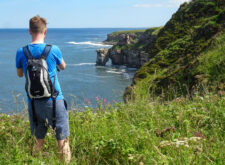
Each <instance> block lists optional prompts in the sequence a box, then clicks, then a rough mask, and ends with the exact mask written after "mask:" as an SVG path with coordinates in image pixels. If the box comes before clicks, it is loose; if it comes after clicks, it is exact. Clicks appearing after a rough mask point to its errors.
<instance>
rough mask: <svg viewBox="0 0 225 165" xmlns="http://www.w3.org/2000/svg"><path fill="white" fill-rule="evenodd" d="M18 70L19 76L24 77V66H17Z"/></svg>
mask: <svg viewBox="0 0 225 165" xmlns="http://www.w3.org/2000/svg"><path fill="white" fill-rule="evenodd" d="M16 70H17V75H18V76H19V77H23V75H24V72H23V68H19V69H18V68H17V69H16Z"/></svg>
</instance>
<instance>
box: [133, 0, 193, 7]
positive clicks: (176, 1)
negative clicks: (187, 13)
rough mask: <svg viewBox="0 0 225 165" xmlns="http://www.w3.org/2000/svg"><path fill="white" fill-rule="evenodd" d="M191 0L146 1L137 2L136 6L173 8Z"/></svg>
mask: <svg viewBox="0 0 225 165" xmlns="http://www.w3.org/2000/svg"><path fill="white" fill-rule="evenodd" d="M189 1H191V0H168V1H167V2H166V3H145V4H135V5H133V7H134V8H163V7H164V8H171V7H179V6H180V5H181V4H182V3H184V2H189Z"/></svg>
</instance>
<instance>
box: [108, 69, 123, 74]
mask: <svg viewBox="0 0 225 165" xmlns="http://www.w3.org/2000/svg"><path fill="white" fill-rule="evenodd" d="M106 72H107V73H115V74H123V73H124V71H121V72H116V71H113V70H108V71H106Z"/></svg>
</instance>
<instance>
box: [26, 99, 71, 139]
mask: <svg viewBox="0 0 225 165" xmlns="http://www.w3.org/2000/svg"><path fill="white" fill-rule="evenodd" d="M52 105H53V104H52V100H47V99H46V100H35V101H34V106H35V113H36V117H37V121H38V122H37V125H36V124H35V123H34V122H33V113H32V109H31V102H29V103H28V112H29V120H30V128H31V134H32V135H35V136H36V138H37V139H44V137H45V135H46V133H47V130H48V127H49V126H51V127H52V111H53V110H52ZM68 136H69V116H68V111H67V109H66V106H65V104H64V100H56V139H57V140H64V139H65V138H66V137H68Z"/></svg>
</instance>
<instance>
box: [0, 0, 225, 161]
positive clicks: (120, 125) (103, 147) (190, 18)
mask: <svg viewBox="0 0 225 165" xmlns="http://www.w3.org/2000/svg"><path fill="white" fill-rule="evenodd" d="M224 20H225V1H224V0H193V1H192V2H190V3H184V4H183V5H182V6H181V7H180V9H179V10H178V11H177V13H175V14H174V15H173V17H172V18H171V20H170V21H169V22H168V23H167V24H166V25H165V26H164V27H160V28H153V29H148V30H146V31H142V32H140V31H131V32H129V33H133V34H137V33H142V35H143V34H145V35H146V36H154V37H153V40H149V42H144V43H143V42H141V41H140V40H139V39H138V38H133V40H134V41H135V43H133V44H128V45H115V46H114V49H120V50H121V49H133V50H139V51H142V50H143V51H145V52H147V53H148V54H149V59H150V60H149V62H148V63H146V64H145V65H144V66H142V67H141V68H140V69H139V70H138V71H137V73H136V75H135V77H134V82H133V85H132V86H130V87H128V88H127V90H126V92H125V100H126V101H127V103H126V104H124V103H116V104H115V105H113V106H112V105H104V104H103V103H102V102H101V101H99V102H98V108H96V109H92V108H86V109H84V111H83V112H76V113H74V110H72V112H71V113H70V132H71V136H70V141H71V149H72V156H73V158H72V160H73V161H72V164H139V165H144V164H221V165H222V164H224V157H225V150H224V148H225V93H224V89H225V56H224V52H225V32H224ZM119 34H124V32H116V33H114V35H119ZM93 111H94V112H93ZM25 116H26V115H25ZM53 136H54V131H50V133H49V134H48V136H47V137H46V144H45V151H47V152H48V155H47V156H44V157H42V156H38V157H33V156H32V154H31V153H32V145H33V143H34V139H33V138H32V137H31V135H30V130H29V122H28V120H27V119H26V117H25V118H24V116H23V115H13V116H7V115H3V114H2V115H0V137H1V138H0V164H60V161H59V160H58V157H57V153H56V151H57V147H56V142H55V140H54V137H53Z"/></svg>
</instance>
